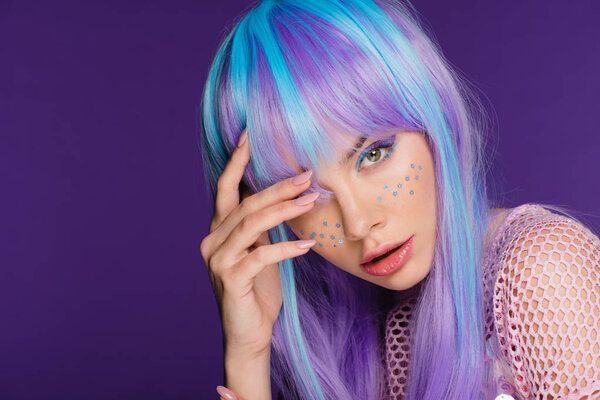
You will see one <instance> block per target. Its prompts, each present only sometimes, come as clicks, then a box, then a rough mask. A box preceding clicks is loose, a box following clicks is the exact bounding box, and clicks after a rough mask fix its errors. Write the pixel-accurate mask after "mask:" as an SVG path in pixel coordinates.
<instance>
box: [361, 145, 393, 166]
mask: <svg viewBox="0 0 600 400" xmlns="http://www.w3.org/2000/svg"><path fill="white" fill-rule="evenodd" d="M394 146H395V145H394ZM394 146H393V145H386V146H378V147H374V148H371V149H370V150H367V151H365V152H364V153H363V154H361V157H360V159H359V160H358V162H357V164H356V165H357V167H358V166H361V165H362V166H366V167H368V166H371V165H373V164H377V163H382V162H383V161H384V160H385V159H386V158H388V156H389V155H390V153H391V152H392V150H393V148H394Z"/></svg>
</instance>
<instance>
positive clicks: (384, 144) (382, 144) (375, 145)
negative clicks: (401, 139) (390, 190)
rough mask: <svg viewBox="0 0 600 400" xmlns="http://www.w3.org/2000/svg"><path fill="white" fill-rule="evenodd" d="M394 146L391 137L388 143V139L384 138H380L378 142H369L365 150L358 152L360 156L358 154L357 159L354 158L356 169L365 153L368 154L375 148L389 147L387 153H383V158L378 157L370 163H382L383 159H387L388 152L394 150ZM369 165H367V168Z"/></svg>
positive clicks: (390, 152)
mask: <svg viewBox="0 0 600 400" xmlns="http://www.w3.org/2000/svg"><path fill="white" fill-rule="evenodd" d="M394 147H396V143H395V141H394V140H393V139H392V142H391V143H390V141H389V139H386V140H380V141H378V142H375V143H373V144H371V145H370V146H369V147H367V148H366V150H365V151H363V152H362V153H360V156H358V160H356V169H358V167H359V166H360V164H361V163H362V160H363V158H364V157H365V156H366V155H367V154H369V152H370V151H372V150H375V149H389V150H388V151H387V153H385V156H383V158H380V159H379V160H378V161H375V162H374V163H373V164H371V165H375V164H381V163H384V162H385V160H387V159H388V157H389V156H390V154H392V151H393V150H394ZM369 167H370V166H368V167H367V168H369Z"/></svg>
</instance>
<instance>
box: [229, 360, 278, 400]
mask: <svg viewBox="0 0 600 400" xmlns="http://www.w3.org/2000/svg"><path fill="white" fill-rule="evenodd" d="M224 364H225V384H224V385H223V386H224V387H226V389H229V390H230V391H232V392H234V393H233V395H234V396H237V400H254V399H256V400H265V399H270V398H271V351H270V349H267V351H265V352H262V353H255V354H248V353H235V352H226V354H225V357H224ZM224 393H225V391H224ZM227 394H228V395H232V394H231V393H227ZM224 398H225V399H226V400H230V399H228V398H227V397H224Z"/></svg>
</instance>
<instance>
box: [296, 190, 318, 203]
mask: <svg viewBox="0 0 600 400" xmlns="http://www.w3.org/2000/svg"><path fill="white" fill-rule="evenodd" d="M319 195H320V193H319V192H314V193H311V194H307V195H304V196H302V197H298V198H297V199H296V200H294V204H295V205H297V206H305V205H307V204H310V203H312V202H313V201H315V200H316V199H317V197H319Z"/></svg>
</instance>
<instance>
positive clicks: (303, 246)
mask: <svg viewBox="0 0 600 400" xmlns="http://www.w3.org/2000/svg"><path fill="white" fill-rule="evenodd" d="M315 243H317V241H316V240H296V246H298V248H299V249H306V248H307V247H311V246H314V245H315Z"/></svg>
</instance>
